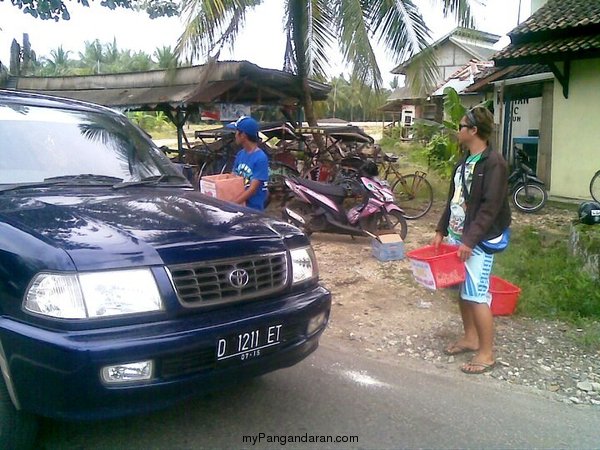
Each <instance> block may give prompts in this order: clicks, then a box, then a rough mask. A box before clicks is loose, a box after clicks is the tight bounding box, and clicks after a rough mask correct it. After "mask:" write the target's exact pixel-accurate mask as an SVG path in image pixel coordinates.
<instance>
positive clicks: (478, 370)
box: [460, 361, 496, 375]
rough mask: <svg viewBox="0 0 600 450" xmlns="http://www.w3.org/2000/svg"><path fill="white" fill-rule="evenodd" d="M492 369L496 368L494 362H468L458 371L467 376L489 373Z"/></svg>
mask: <svg viewBox="0 0 600 450" xmlns="http://www.w3.org/2000/svg"><path fill="white" fill-rule="evenodd" d="M494 367H496V361H494V362H493V363H491V364H485V363H478V362H468V363H466V364H464V365H463V366H462V367H461V368H460V370H461V371H462V372H463V373H466V374H467V375H481V374H482V373H486V372H491V371H492V370H493V369H494ZM469 368H470V369H469ZM473 369H475V370H473Z"/></svg>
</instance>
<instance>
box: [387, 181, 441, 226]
mask: <svg viewBox="0 0 600 450" xmlns="http://www.w3.org/2000/svg"><path fill="white" fill-rule="evenodd" d="M392 191H394V195H395V196H396V199H397V200H398V204H399V205H400V207H401V208H402V209H403V210H404V217H406V218H407V219H409V220H412V219H418V218H419V217H423V216H424V215H425V214H427V213H428V212H429V210H430V209H431V205H432V204H433V188H432V187H431V184H430V183H429V181H427V179H425V177H424V176H423V175H421V174H420V173H411V174H409V175H404V176H403V177H402V178H400V179H399V180H398V181H396V182H395V183H394V184H393V185H392Z"/></svg>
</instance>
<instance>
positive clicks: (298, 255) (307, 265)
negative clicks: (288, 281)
mask: <svg viewBox="0 0 600 450" xmlns="http://www.w3.org/2000/svg"><path fill="white" fill-rule="evenodd" d="M290 256H291V258H292V284H297V283H301V282H303V281H308V280H310V279H312V278H316V277H317V276H318V275H319V270H318V269H317V259H316V258H315V253H314V251H313V249H312V248H311V247H302V248H295V249H293V250H290Z"/></svg>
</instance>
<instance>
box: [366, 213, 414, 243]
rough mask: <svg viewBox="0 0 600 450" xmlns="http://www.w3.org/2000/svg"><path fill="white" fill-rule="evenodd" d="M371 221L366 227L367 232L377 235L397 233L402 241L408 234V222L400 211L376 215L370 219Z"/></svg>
mask: <svg viewBox="0 0 600 450" xmlns="http://www.w3.org/2000/svg"><path fill="white" fill-rule="evenodd" d="M372 219H373V220H372V221H371V223H370V224H369V226H368V227H367V231H369V232H370V233H373V234H377V233H379V232H381V231H392V232H395V233H398V234H399V235H400V237H401V238H402V240H404V239H406V235H407V234H408V222H406V218H405V217H404V215H402V213H401V212H400V211H390V212H389V213H383V214H382V213H378V214H376V215H374V216H373V217H372Z"/></svg>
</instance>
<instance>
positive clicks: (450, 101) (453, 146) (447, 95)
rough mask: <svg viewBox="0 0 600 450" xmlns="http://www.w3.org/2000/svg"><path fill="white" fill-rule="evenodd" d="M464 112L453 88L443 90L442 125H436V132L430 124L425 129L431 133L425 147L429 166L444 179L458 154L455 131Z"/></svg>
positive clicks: (449, 173)
mask: <svg viewBox="0 0 600 450" xmlns="http://www.w3.org/2000/svg"><path fill="white" fill-rule="evenodd" d="M465 111H466V108H465V107H464V106H463V105H462V104H461V103H460V97H459V95H458V92H456V90H455V89H453V88H446V89H444V123H443V124H442V125H439V124H438V125H437V127H438V128H437V130H436V129H435V126H433V125H431V124H430V126H429V128H426V129H425V130H426V131H429V132H431V131H433V135H432V136H431V138H430V140H429V141H428V142H427V144H426V147H425V151H426V155H427V160H428V161H429V166H430V167H431V168H432V169H433V170H435V171H436V172H437V173H438V174H439V175H440V176H442V177H444V178H447V177H449V176H450V175H451V174H452V168H453V167H454V164H456V161H457V160H458V156H459V154H460V146H459V143H458V140H457V139H456V131H457V130H458V125H459V123H460V119H461V118H462V117H463V116H464V115H465ZM420 126H421V127H424V126H423V125H420Z"/></svg>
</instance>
